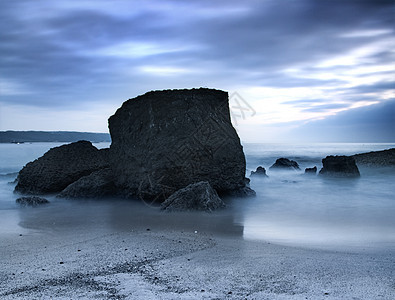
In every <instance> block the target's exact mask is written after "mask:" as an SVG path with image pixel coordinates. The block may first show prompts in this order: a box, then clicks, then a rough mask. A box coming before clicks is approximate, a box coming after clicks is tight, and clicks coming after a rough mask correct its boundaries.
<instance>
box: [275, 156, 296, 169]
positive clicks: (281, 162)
mask: <svg viewBox="0 0 395 300" xmlns="http://www.w3.org/2000/svg"><path fill="white" fill-rule="evenodd" d="M269 169H270V170H275V169H278V170H281V169H283V170H284V169H294V170H300V168H299V165H298V163H297V162H296V161H294V160H289V159H288V158H279V159H277V160H276V162H275V163H274V164H273V165H272V166H271V167H270V168H269Z"/></svg>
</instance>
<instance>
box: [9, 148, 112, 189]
mask: <svg viewBox="0 0 395 300" xmlns="http://www.w3.org/2000/svg"><path fill="white" fill-rule="evenodd" d="M108 166H109V165H108V149H107V150H98V149H97V148H95V147H94V146H93V145H92V143H90V142H87V141H79V142H75V143H71V144H67V145H63V146H60V147H55V148H52V149H50V150H49V151H48V152H47V153H45V154H44V155H43V156H42V157H40V158H38V159H36V160H35V161H33V162H30V163H28V164H27V165H26V166H25V167H23V169H22V170H21V171H20V172H19V174H18V178H17V182H18V183H17V185H16V187H15V191H17V192H20V193H25V194H36V195H37V194H48V193H58V192H60V191H62V190H63V189H64V188H66V187H67V186H68V185H69V184H71V183H73V182H74V181H76V180H78V179H80V178H81V177H83V176H86V175H89V174H91V173H92V172H94V171H97V170H100V169H103V168H106V167H108Z"/></svg>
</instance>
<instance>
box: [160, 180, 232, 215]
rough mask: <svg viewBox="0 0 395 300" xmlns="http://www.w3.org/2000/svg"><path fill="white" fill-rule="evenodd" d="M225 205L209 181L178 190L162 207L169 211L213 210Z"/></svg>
mask: <svg viewBox="0 0 395 300" xmlns="http://www.w3.org/2000/svg"><path fill="white" fill-rule="evenodd" d="M224 207H225V203H224V202H223V201H222V200H221V198H219V197H218V194H217V192H216V191H215V190H214V189H213V188H212V187H211V185H210V184H209V183H208V182H207V181H201V182H198V183H193V184H190V185H188V186H186V187H185V188H183V189H180V190H178V191H177V192H175V193H174V194H173V195H171V196H170V197H169V198H167V199H166V200H165V202H163V203H162V205H161V209H162V210H167V211H187V210H203V211H213V210H216V209H219V208H224Z"/></svg>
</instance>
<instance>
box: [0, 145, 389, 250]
mask: <svg viewBox="0 0 395 300" xmlns="http://www.w3.org/2000/svg"><path fill="white" fill-rule="evenodd" d="M58 145H60V144H58V143H25V144H0V161H1V165H0V242H1V239H2V238H6V237H7V236H10V235H17V234H22V233H23V234H24V233H27V232H30V233H32V232H33V233H34V234H46V233H48V231H49V230H53V229H54V228H55V227H56V226H64V227H67V226H71V225H72V226H79V224H80V226H81V227H84V228H86V229H88V228H89V227H90V226H92V227H98V226H100V227H102V228H107V227H108V230H109V231H111V230H112V231H114V230H123V229H130V228H132V227H133V226H136V225H137V224H138V223H139V222H140V223H147V224H149V223H150V222H151V223H152V225H154V223H155V222H157V223H161V224H160V226H163V224H168V225H169V226H173V227H172V229H175V230H176V229H177V228H178V229H180V230H197V229H199V230H207V231H216V232H220V233H221V232H222V233H227V232H233V233H237V234H239V235H240V236H242V237H243V238H245V239H249V240H264V241H268V242H271V243H277V244H283V245H291V246H302V247H313V248H322V249H354V250H355V249H356V250H366V249H367V250H369V249H376V250H377V249H387V250H388V249H394V250H395V185H394V182H395V169H394V168H362V167H360V168H359V169H360V172H361V178H358V179H343V180H336V179H325V178H321V177H319V176H306V175H304V174H303V170H304V168H306V167H314V166H317V168H318V169H320V168H321V166H322V163H321V160H322V158H324V157H325V156H327V155H351V154H356V153H363V152H369V151H376V150H384V149H389V148H394V147H395V144H345V143H342V144H300V145H296V144H245V145H244V152H245V154H246V160H247V176H249V174H250V172H251V170H255V168H256V167H257V166H259V165H260V166H263V167H265V168H266V170H267V174H268V175H269V177H268V178H255V177H254V178H252V180H251V187H252V188H253V189H254V190H255V191H256V193H257V197H255V198H246V199H231V200H228V203H227V204H228V209H226V210H225V211H221V212H216V213H213V214H206V213H205V214H201V213H200V214H194V215H191V214H175V215H172V216H171V217H170V216H169V214H167V213H162V212H160V211H159V210H158V208H155V207H152V206H149V205H146V204H144V203H142V201H138V200H122V199H106V200H90V201H86V200H81V199H75V200H67V199H58V198H55V197H53V196H49V197H47V198H48V199H49V200H50V201H51V204H50V205H47V206H45V207H38V208H21V207H19V206H17V205H16V203H15V200H16V198H18V196H19V195H17V194H14V193H13V189H14V184H12V183H10V182H12V181H14V180H15V178H16V175H17V172H18V171H19V170H20V169H21V168H22V167H23V166H24V165H25V164H26V163H27V162H29V161H32V160H34V159H36V158H38V157H40V156H41V155H42V154H44V153H45V152H46V151H48V150H49V149H50V148H51V147H55V146H58ZM95 146H96V147H98V148H104V147H108V143H99V144H95ZM280 157H287V158H289V159H293V160H295V161H297V162H298V163H299V165H300V167H301V171H281V172H273V171H270V170H268V169H269V167H270V166H271V165H272V164H273V163H274V162H275V160H276V159H277V158H280ZM175 216H177V218H176V217H175Z"/></svg>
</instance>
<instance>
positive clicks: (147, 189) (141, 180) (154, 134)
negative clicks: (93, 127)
mask: <svg viewBox="0 0 395 300" xmlns="http://www.w3.org/2000/svg"><path fill="white" fill-rule="evenodd" d="M109 129H110V134H111V140H112V144H111V147H110V162H111V167H112V169H113V172H114V176H115V182H116V184H117V186H118V187H119V188H120V189H121V190H123V191H124V192H125V193H126V194H127V195H130V196H135V195H137V196H139V197H141V198H142V199H147V200H148V199H158V200H164V199H166V198H167V197H169V196H170V195H171V194H173V193H174V192H175V191H177V190H179V189H180V188H183V187H185V186H187V185H189V184H191V183H195V182H199V181H207V182H209V183H210V185H211V186H212V187H213V188H214V189H216V190H217V191H218V193H220V194H232V193H240V194H243V195H247V194H248V193H251V191H252V190H251V189H250V188H249V187H248V186H246V184H245V181H244V179H245V168H246V162H245V157H244V153H243V148H242V146H241V144H240V139H239V137H238V135H237V133H236V131H235V129H234V128H233V126H232V124H231V121H230V113H229V104H228V93H226V92H223V91H220V90H213V89H203V88H201V89H192V90H165V91H153V92H149V93H146V94H144V95H142V96H138V97H136V98H134V99H130V100H128V101H126V102H124V103H123V105H122V107H121V108H119V109H118V110H117V111H116V113H115V114H114V115H113V116H111V117H110V118H109Z"/></svg>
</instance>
